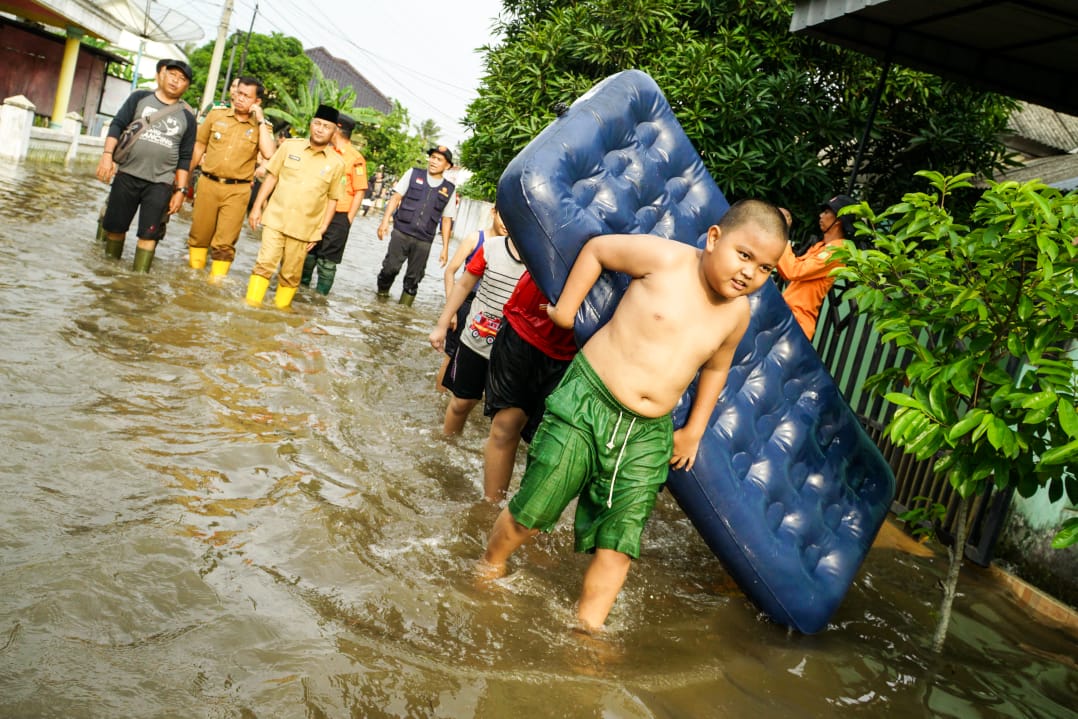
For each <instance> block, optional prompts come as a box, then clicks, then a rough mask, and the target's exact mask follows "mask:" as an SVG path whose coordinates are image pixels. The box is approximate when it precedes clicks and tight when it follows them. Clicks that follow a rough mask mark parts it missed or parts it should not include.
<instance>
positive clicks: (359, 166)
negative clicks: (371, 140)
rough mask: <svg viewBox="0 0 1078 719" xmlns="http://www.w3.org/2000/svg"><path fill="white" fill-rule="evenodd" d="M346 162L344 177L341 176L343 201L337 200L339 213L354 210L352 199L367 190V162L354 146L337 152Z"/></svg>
mask: <svg viewBox="0 0 1078 719" xmlns="http://www.w3.org/2000/svg"><path fill="white" fill-rule="evenodd" d="M337 154H338V155H340V156H341V158H342V159H343V160H344V175H342V176H341V188H342V189H343V190H344V191H343V192H341V199H339V200H337V212H348V210H350V209H351V208H352V198H353V197H355V196H356V193H357V192H359V191H360V190H363V191H364V192H365V191H366V190H367V160H366V158H365V157H363V155H361V154H360V152H359V150H357V149H356V148H354V147H353V146H352V145H348V147H346V148H344V152H340V151H338V152H337Z"/></svg>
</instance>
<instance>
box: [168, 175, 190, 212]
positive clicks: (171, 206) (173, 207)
mask: <svg viewBox="0 0 1078 719" xmlns="http://www.w3.org/2000/svg"><path fill="white" fill-rule="evenodd" d="M189 174H190V173H189V172H188V171H187V170H176V180H175V184H174V185H173V186H172V196H171V197H170V198H169V201H168V214H170V215H175V214H176V213H177V212H179V211H180V208H181V207H183V200H184V198H185V197H187V176H188V175H189ZM177 188H178V189H177Z"/></svg>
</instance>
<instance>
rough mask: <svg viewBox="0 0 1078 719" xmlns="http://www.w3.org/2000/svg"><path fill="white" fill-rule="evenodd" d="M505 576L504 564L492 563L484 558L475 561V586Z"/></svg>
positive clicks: (483, 584)
mask: <svg viewBox="0 0 1078 719" xmlns="http://www.w3.org/2000/svg"><path fill="white" fill-rule="evenodd" d="M504 576H505V564H492V563H491V562H488V561H487V560H485V559H480V560H479V561H478V562H476V563H475V582H476V585H477V586H485V585H487V584H490V583H491V582H493V581H495V580H496V579H501V578H502V577H504Z"/></svg>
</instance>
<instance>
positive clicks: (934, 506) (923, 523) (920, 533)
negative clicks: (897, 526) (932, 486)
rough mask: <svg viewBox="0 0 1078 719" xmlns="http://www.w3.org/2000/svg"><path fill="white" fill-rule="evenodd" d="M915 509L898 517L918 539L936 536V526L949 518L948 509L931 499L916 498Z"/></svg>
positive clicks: (914, 500)
mask: <svg viewBox="0 0 1078 719" xmlns="http://www.w3.org/2000/svg"><path fill="white" fill-rule="evenodd" d="M912 502H914V503H915V506H914V508H913V509H910V510H908V511H906V512H903V513H902V514H900V515H898V518H899V519H901V520H902V521H903V522H905V523H906V524H907V525H908V526H909V527H910V534H912V535H913V536H914V537H917V538H918V539H921V538H924V537H931V536H932V535H933V534H935V525H936V523H937V522H942V521H943V518H944V517H945V516H947V508H946V507H945V506H943V505H942V504H940V503H939V502H933V501H932V498H931V497H914V498H913V500H912Z"/></svg>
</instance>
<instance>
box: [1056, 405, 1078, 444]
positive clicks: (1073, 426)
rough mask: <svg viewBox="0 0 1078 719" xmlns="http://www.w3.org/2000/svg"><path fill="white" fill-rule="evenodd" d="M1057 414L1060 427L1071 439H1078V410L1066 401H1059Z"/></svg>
mask: <svg viewBox="0 0 1078 719" xmlns="http://www.w3.org/2000/svg"><path fill="white" fill-rule="evenodd" d="M1056 414H1057V415H1058V416H1059V426H1060V427H1062V428H1063V431H1064V432H1066V433H1067V436H1068V437H1070V438H1071V439H1078V410H1075V408H1074V405H1073V404H1072V403H1071V402H1068V401H1067V400H1066V399H1061V400H1059V404H1058V405H1057V406H1056Z"/></svg>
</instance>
